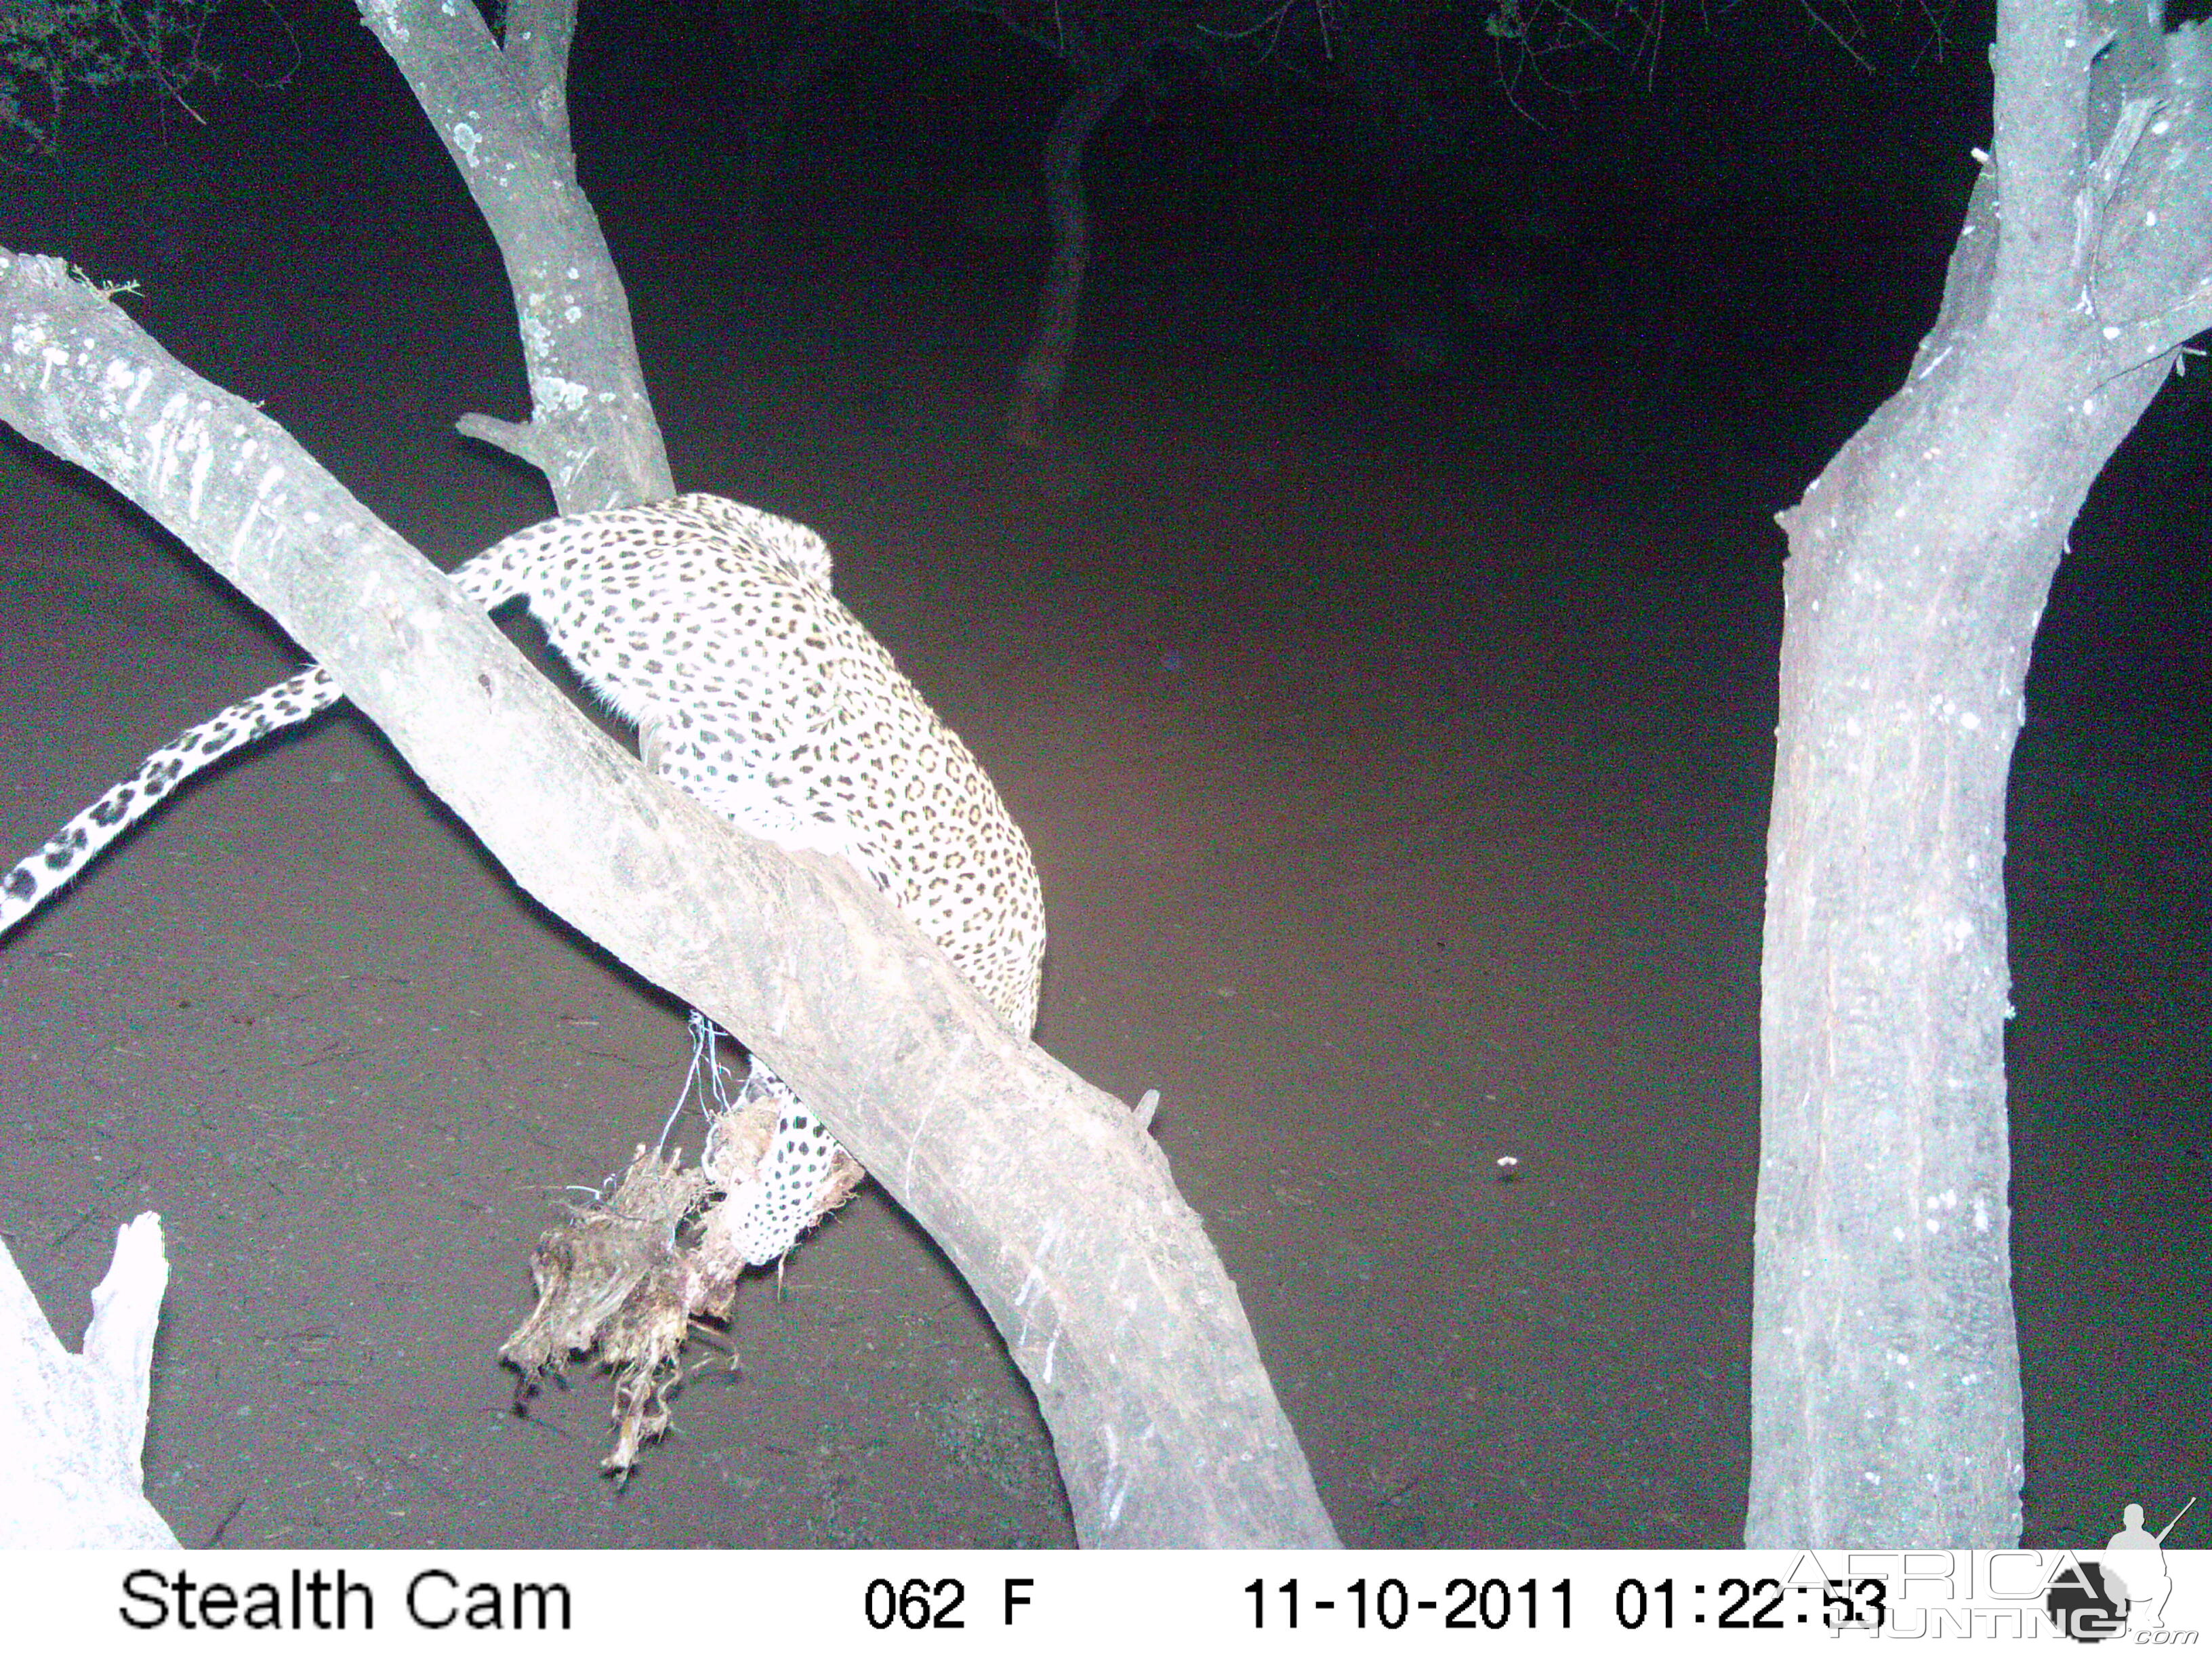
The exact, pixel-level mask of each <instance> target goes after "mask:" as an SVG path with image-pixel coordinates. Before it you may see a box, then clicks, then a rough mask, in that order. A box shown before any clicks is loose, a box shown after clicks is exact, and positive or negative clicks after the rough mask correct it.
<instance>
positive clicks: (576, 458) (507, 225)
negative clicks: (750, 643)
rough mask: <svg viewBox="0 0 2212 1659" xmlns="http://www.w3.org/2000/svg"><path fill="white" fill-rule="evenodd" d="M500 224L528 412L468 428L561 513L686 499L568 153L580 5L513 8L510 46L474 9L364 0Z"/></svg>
mask: <svg viewBox="0 0 2212 1659" xmlns="http://www.w3.org/2000/svg"><path fill="white" fill-rule="evenodd" d="M360 8H361V15H362V21H364V22H366V23H367V24H368V27H369V32H370V33H373V34H374V35H375V36H376V38H377V40H378V41H379V42H380V43H381V44H382V46H383V47H384V49H385V50H386V52H389V53H391V55H392V62H393V63H395V64H398V66H399V72H400V73H401V74H402V75H404V76H406V78H407V84H408V86H409V88H411V89H412V90H413V92H414V94H415V98H416V102H418V103H420V104H421V105H422V112H423V114H425V115H426V116H428V118H429V120H430V125H431V126H432V127H433V128H434V129H435V131H436V132H437V134H438V137H439V138H440V140H441V142H443V143H444V144H445V146H446V153H447V155H450V156H452V157H453V166H454V167H455V169H456V170H457V171H458V172H459V173H460V175H461V179H462V180H463V182H465V184H466V185H468V188H469V194H470V195H471V197H474V198H475V201H476V204H477V210H478V211H479V212H481V213H482V214H483V216H484V219H485V222H487V223H488V224H489V225H490V227H491V232H492V234H493V236H494V237H495V239H496V240H497V241H498V243H499V251H500V255H501V258H503V259H504V260H505V261H506V264H507V285H508V286H509V287H510V288H511V289H513V293H514V311H515V323H516V328H517V331H518V333H519V334H520V337H521V340H522V357H523V364H524V367H525V368H526V370H527V371H528V374H529V377H530V402H531V415H530V419H529V421H528V422H524V423H517V422H511V421H501V420H495V419H493V418H492V417H491V416H486V415H469V416H464V417H463V418H462V420H461V422H460V423H459V424H460V430H461V431H462V432H464V433H465V434H466V435H468V436H470V437H472V438H477V439H481V440H482V441H484V442H485V443H489V444H491V445H493V446H495V447H498V448H500V449H503V450H505V451H507V453H509V454H511V455H513V456H514V457H515V458H516V459H519V460H521V461H525V462H527V463H528V464H529V465H532V466H534V467H536V468H538V471H541V472H543V473H544V475H545V477H546V479H547V481H548V482H549V483H551V484H552V486H553V494H554V499H555V501H556V502H557V503H558V505H559V507H560V510H561V511H562V513H564V514H565V513H589V512H592V511H594V510H596V509H598V508H599V507H628V506H631V505H634V504H635V503H636V502H639V501H662V500H665V499H666V498H667V497H668V496H671V495H674V494H675V493H676V481H675V477H674V476H673V475H672V474H671V472H670V471H669V468H668V453H667V451H666V450H665V448H663V447H662V445H661V441H660V428H659V424H658V423H657V422H655V421H654V420H653V405H652V402H651V400H650V399H649V398H647V395H646V390H645V375H644V374H643V372H642V371H641V369H640V368H639V367H638V361H637V342H636V339H635V337H634V336H633V335H632V334H631V332H630V317H629V296H628V295H625V294H624V293H623V285H622V278H621V277H620V276H617V274H616V272H615V265H614V260H613V258H612V257H611V255H610V254H609V253H608V252H607V244H606V238H605V236H604V235H603V234H601V233H600V230H599V217H598V216H597V215H596V214H594V213H593V212H592V204H591V203H590V201H589V200H587V199H586V197H585V195H584V192H583V190H582V188H581V187H580V185H578V184H577V182H576V157H575V153H574V151H573V150H572V149H570V148H569V144H568V87H567V76H568V43H569V40H570V39H571V38H572V37H573V36H574V33H575V4H574V0H514V3H513V5H512V6H510V8H509V9H508V12H507V45H506V47H505V49H504V50H502V49H501V46H500V45H499V43H498V42H497V41H495V40H493V39H492V35H491V31H490V30H489V28H488V27H485V24H484V20H483V13H481V12H480V11H478V10H477V8H476V7H475V6H473V5H459V6H455V5H437V4H433V3H430V0H385V3H380V0H360Z"/></svg>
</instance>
